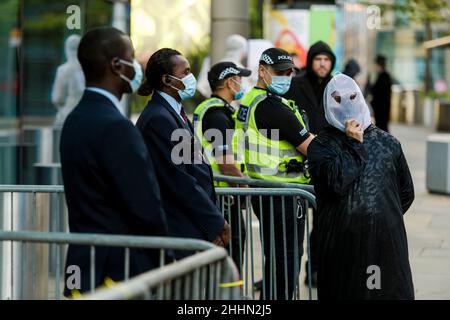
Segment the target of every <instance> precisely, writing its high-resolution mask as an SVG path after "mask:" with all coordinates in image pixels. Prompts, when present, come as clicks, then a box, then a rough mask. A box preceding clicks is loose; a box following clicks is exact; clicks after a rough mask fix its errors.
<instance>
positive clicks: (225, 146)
mask: <svg viewBox="0 0 450 320" xmlns="http://www.w3.org/2000/svg"><path fill="white" fill-rule="evenodd" d="M212 98H217V99H220V100H222V101H223V103H224V104H225V107H212V108H210V109H209V110H208V111H206V113H205V115H204V116H203V121H202V131H203V134H205V132H206V131H207V130H210V129H215V130H218V131H216V132H217V133H220V137H215V138H212V139H209V140H208V142H209V143H212V146H213V150H214V152H216V151H219V152H221V153H222V154H223V155H227V154H233V142H232V141H233V140H232V139H233V131H234V120H233V113H234V112H235V111H234V108H233V107H232V106H231V105H230V104H229V103H228V102H226V101H225V100H224V99H222V98H221V97H219V96H217V95H212Z"/></svg>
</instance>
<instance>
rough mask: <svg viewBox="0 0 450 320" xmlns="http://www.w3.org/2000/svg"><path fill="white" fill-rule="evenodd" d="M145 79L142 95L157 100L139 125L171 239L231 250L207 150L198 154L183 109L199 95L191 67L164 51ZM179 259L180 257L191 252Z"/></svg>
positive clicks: (157, 55)
mask: <svg viewBox="0 0 450 320" xmlns="http://www.w3.org/2000/svg"><path fill="white" fill-rule="evenodd" d="M145 76H146V81H145V82H144V83H143V84H142V86H141V87H140V89H139V91H138V93H139V94H140V95H143V96H148V95H150V94H153V96H152V99H151V101H150V102H149V103H148V105H147V106H146V108H145V110H144V111H143V112H142V114H141V116H140V117H139V119H138V121H137V123H136V126H137V128H138V129H139V130H140V132H141V134H142V136H143V137H144V140H145V143H146V144H147V148H148V151H149V153H150V155H151V158H152V160H153V162H154V163H157V164H158V168H157V170H156V176H157V178H158V183H159V185H160V188H161V197H162V201H163V206H164V210H165V212H166V214H167V223H168V227H169V235H170V236H174V237H189V238H197V239H203V240H208V241H212V242H214V243H215V244H217V245H220V246H226V245H227V244H228V242H229V237H230V229H229V226H228V224H227V223H226V221H225V220H224V218H223V216H222V214H221V212H220V210H219V208H218V207H217V205H216V195H215V192H214V185H213V181H212V171H211V167H210V166H209V164H207V163H206V162H205V159H204V157H203V156H202V154H201V151H200V152H199V151H196V148H197V147H196V146H194V144H195V139H194V136H193V128H192V124H191V123H190V122H189V120H188V119H187V117H186V113H185V112H184V110H183V106H182V104H181V102H182V100H186V99H189V98H190V97H192V96H193V95H194V93H195V90H196V80H195V78H194V76H193V75H192V73H191V71H190V66H189V62H188V61H187V60H186V58H185V57H183V56H182V55H181V54H180V53H179V52H178V51H176V50H172V49H160V50H158V51H157V52H155V53H154V54H153V55H152V56H151V57H150V59H149V61H148V64H147V68H146V71H145ZM172 136H174V138H173V139H172ZM175 136H178V137H182V140H183V141H182V142H181V143H180V142H179V140H178V138H176V137H175ZM183 143H184V146H185V147H187V148H181V149H182V153H180V152H178V150H179V149H180V146H183ZM197 149H198V148H197ZM176 254H177V257H178V258H179V257H182V256H186V255H188V254H189V252H183V253H176Z"/></svg>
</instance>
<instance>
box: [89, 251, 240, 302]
mask: <svg viewBox="0 0 450 320" xmlns="http://www.w3.org/2000/svg"><path fill="white" fill-rule="evenodd" d="M238 277H239V275H238V274H237V270H236V267H235V266H234V263H233V262H232V260H231V259H230V258H229V257H228V253H227V251H226V250H225V249H223V248H220V247H216V248H212V249H208V250H206V251H204V252H200V253H197V254H195V255H193V256H189V257H187V258H184V259H182V260H180V261H178V262H176V263H172V264H170V265H167V266H165V267H162V268H159V269H156V270H152V271H149V272H146V273H143V274H141V275H138V276H136V277H134V278H132V279H130V280H128V281H125V282H123V283H119V284H117V285H116V286H113V287H111V288H106V289H99V290H97V291H95V292H94V293H91V294H88V295H86V296H84V297H83V299H88V300H129V299H146V300H148V299H158V300H162V299H164V300H171V299H174V300H179V299H184V300H186V299H188V300H205V299H213V300H237V299H240V298H241V290H240V284H241V281H238Z"/></svg>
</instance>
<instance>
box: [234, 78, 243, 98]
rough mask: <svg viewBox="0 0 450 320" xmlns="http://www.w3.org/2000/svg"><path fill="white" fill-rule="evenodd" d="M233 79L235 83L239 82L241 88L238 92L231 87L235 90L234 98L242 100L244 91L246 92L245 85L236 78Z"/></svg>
mask: <svg viewBox="0 0 450 320" xmlns="http://www.w3.org/2000/svg"><path fill="white" fill-rule="evenodd" d="M231 81H233V82H234V83H237V84H238V85H239V88H240V89H239V91H237V92H236V91H234V90H233V89H231V90H233V92H234V100H241V99H242V97H243V96H244V93H245V88H244V86H243V85H242V84H241V83H239V82H237V81H236V80H234V79H231Z"/></svg>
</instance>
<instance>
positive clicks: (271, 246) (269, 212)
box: [216, 187, 316, 299]
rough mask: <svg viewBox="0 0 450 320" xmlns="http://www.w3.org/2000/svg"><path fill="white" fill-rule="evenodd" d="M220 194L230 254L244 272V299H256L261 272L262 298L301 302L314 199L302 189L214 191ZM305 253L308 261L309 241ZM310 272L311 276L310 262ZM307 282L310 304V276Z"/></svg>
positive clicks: (221, 189) (308, 265)
mask: <svg viewBox="0 0 450 320" xmlns="http://www.w3.org/2000/svg"><path fill="white" fill-rule="evenodd" d="M216 194H217V196H218V201H219V204H220V207H221V210H222V213H223V214H224V216H225V218H226V219H227V221H228V223H229V224H230V226H231V230H232V236H231V239H232V240H231V244H230V245H229V251H230V256H232V257H233V260H234V262H235V264H236V265H237V267H238V268H239V269H240V270H241V273H242V276H243V279H244V288H243V294H244V296H245V297H248V298H252V299H255V298H257V293H256V291H257V290H256V289H255V286H254V284H255V280H256V270H257V269H259V268H261V269H262V271H261V273H262V275H261V276H262V288H261V293H260V295H259V298H260V299H299V298H300V285H299V274H300V266H301V263H300V262H301V257H302V252H303V237H304V232H305V226H306V234H307V235H309V217H308V209H307V208H308V207H309V204H311V205H312V206H313V207H315V206H316V202H315V197H314V195H312V194H311V193H310V192H308V191H306V190H302V189H299V188H297V189H294V188H231V187H230V188H216ZM241 215H242V218H241ZM255 217H256V219H255ZM254 222H255V223H256V226H255V227H257V228H258V229H259V231H260V232H259V233H260V239H259V241H258V239H257V237H255V235H254V234H253V224H254ZM259 243H260V244H261V248H260V247H259ZM306 250H307V253H308V256H310V240H309V236H307V237H306ZM257 260H258V261H257ZM307 268H308V272H309V274H311V261H310V259H308V264H307ZM308 280H309V285H308V293H309V299H312V283H311V277H309V278H308Z"/></svg>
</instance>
